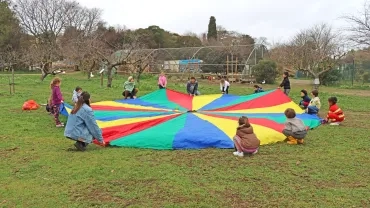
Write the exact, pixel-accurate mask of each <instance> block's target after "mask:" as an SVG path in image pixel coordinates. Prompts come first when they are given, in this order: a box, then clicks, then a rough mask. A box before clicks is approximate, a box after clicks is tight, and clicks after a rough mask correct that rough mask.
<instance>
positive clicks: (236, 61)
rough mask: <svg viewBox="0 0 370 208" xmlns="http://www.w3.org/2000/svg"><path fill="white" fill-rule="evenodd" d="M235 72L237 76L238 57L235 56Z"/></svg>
mask: <svg viewBox="0 0 370 208" xmlns="http://www.w3.org/2000/svg"><path fill="white" fill-rule="evenodd" d="M235 72H236V76H238V57H235ZM239 79H240V78H239Z"/></svg>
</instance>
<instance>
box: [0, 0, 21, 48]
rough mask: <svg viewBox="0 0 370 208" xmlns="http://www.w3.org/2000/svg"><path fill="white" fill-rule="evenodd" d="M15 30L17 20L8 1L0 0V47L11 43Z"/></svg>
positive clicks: (17, 27) (17, 26)
mask: <svg viewBox="0 0 370 208" xmlns="http://www.w3.org/2000/svg"><path fill="white" fill-rule="evenodd" d="M17 30H19V25H18V21H17V19H16V17H15V15H14V14H13V12H12V10H11V9H10V5H9V2H8V1H5V0H0V49H2V48H3V47H5V46H6V45H7V44H11V40H12V39H14V38H15V37H14V34H15V32H18V31H17Z"/></svg>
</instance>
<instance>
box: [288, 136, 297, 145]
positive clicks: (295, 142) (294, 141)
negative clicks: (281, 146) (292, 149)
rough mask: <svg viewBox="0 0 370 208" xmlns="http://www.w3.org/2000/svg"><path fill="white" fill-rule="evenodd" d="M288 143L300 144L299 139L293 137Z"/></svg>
mask: <svg viewBox="0 0 370 208" xmlns="http://www.w3.org/2000/svg"><path fill="white" fill-rule="evenodd" d="M287 143H288V144H291V145H295V144H298V141H297V140H296V139H294V138H293V140H290V141H287Z"/></svg>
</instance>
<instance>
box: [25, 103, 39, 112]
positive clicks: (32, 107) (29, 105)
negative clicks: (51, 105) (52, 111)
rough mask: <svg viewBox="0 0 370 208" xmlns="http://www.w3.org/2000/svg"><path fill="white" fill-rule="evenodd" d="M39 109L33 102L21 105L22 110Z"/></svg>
mask: <svg viewBox="0 0 370 208" xmlns="http://www.w3.org/2000/svg"><path fill="white" fill-rule="evenodd" d="M39 108H40V105H39V104H37V103H36V101H34V100H27V101H26V102H24V103H23V106H22V110H28V111H30V110H37V109H39Z"/></svg>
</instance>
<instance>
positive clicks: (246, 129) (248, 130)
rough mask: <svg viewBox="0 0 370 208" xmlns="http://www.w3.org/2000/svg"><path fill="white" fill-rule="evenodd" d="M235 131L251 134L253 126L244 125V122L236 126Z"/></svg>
mask: <svg viewBox="0 0 370 208" xmlns="http://www.w3.org/2000/svg"><path fill="white" fill-rule="evenodd" d="M237 131H239V132H241V133H244V134H253V133H254V132H253V127H252V126H249V127H247V126H245V125H244V124H243V125H241V126H238V128H237Z"/></svg>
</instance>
